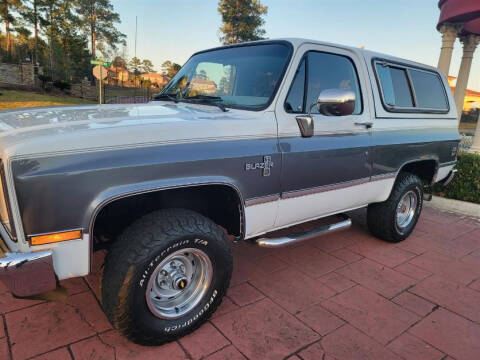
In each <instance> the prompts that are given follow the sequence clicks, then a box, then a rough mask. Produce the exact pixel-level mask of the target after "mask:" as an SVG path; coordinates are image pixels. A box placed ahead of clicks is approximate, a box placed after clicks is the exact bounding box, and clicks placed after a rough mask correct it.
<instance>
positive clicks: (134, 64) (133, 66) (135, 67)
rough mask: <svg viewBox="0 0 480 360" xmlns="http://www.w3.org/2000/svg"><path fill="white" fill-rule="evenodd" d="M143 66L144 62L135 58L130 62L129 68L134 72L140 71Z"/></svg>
mask: <svg viewBox="0 0 480 360" xmlns="http://www.w3.org/2000/svg"><path fill="white" fill-rule="evenodd" d="M141 65H142V61H141V60H140V59H139V58H137V57H133V58H132V60H130V62H129V63H128V67H129V69H130V71H132V72H133V71H135V70H138V69H140V66H141Z"/></svg>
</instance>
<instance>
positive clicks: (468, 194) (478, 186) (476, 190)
mask: <svg viewBox="0 0 480 360" xmlns="http://www.w3.org/2000/svg"><path fill="white" fill-rule="evenodd" d="M456 168H457V170H458V172H457V174H456V175H455V177H454V178H453V180H452V182H451V183H450V184H448V185H447V186H443V185H440V184H436V185H435V186H434V188H433V192H434V193H435V194H437V195H440V196H443V197H447V198H450V199H457V200H463V201H470V202H474V203H478V204H480V154H470V153H460V154H459V155H458V161H457V166H456Z"/></svg>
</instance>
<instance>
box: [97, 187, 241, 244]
mask: <svg viewBox="0 0 480 360" xmlns="http://www.w3.org/2000/svg"><path fill="white" fill-rule="evenodd" d="M166 208H171V209H173V208H177V209H189V210H193V211H196V212H198V213H200V214H202V215H204V216H206V217H207V218H209V219H210V220H212V221H213V222H215V223H216V224H218V225H220V226H221V227H223V228H224V229H225V230H226V231H227V233H228V234H231V235H233V236H235V237H241V236H242V234H243V206H242V200H241V199H240V196H239V194H238V192H237V191H236V190H235V189H234V188H233V187H231V186H229V185H199V186H194V187H182V188H176V189H168V190H159V191H155V192H149V193H143V194H137V195H132V196H129V197H125V198H121V199H118V200H114V201H113V202H110V203H108V204H107V205H105V206H104V207H103V208H102V209H101V210H100V211H99V212H98V214H97V216H96V218H95V220H94V224H93V227H92V238H93V242H94V243H93V249H94V250H98V249H101V248H105V247H109V246H110V245H111V243H112V242H113V241H115V239H116V238H117V237H118V235H119V234H120V233H121V232H122V231H123V230H124V229H125V228H126V227H127V226H129V225H130V224H132V223H133V222H134V221H135V220H137V219H139V218H140V217H142V216H143V215H146V214H148V213H150V212H153V211H155V210H159V209H166Z"/></svg>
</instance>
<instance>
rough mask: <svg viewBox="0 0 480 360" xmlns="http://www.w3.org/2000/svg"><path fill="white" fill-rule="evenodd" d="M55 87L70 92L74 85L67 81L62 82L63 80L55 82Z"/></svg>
mask: <svg viewBox="0 0 480 360" xmlns="http://www.w3.org/2000/svg"><path fill="white" fill-rule="evenodd" d="M53 86H55V87H56V88H57V89H60V90H62V91H64V90H70V88H71V87H72V85H71V84H70V83H68V82H66V81H62V80H55V81H54V82H53Z"/></svg>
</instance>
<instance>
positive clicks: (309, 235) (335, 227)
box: [256, 214, 352, 248]
mask: <svg viewBox="0 0 480 360" xmlns="http://www.w3.org/2000/svg"><path fill="white" fill-rule="evenodd" d="M337 216H338V217H341V218H342V220H341V221H339V222H335V223H332V224H328V225H323V226H320V227H318V228H315V229H312V230H310V231H305V232H301V233H297V234H291V235H289V236H283V237H278V238H266V237H263V238H259V239H257V240H256V243H257V245H258V246H262V247H270V248H275V247H282V246H286V245H290V244H293V243H298V242H301V241H305V240H310V239H313V238H315V237H317V236H321V235H325V234H330V233H332V232H335V231H340V230H345V229H348V228H349V227H350V226H351V225H352V220H351V219H350V217H348V215H345V214H338V215H337Z"/></svg>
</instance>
